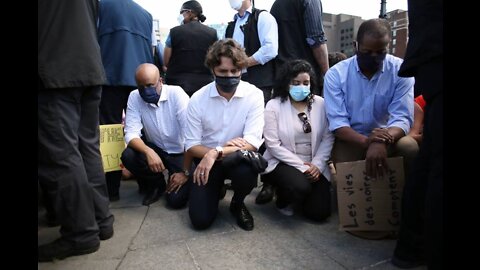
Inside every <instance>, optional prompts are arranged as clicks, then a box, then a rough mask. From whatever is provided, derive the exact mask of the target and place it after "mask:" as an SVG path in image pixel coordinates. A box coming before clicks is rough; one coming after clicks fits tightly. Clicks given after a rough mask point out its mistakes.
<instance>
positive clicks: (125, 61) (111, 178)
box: [98, 0, 156, 201]
mask: <svg viewBox="0 0 480 270" xmlns="http://www.w3.org/2000/svg"><path fill="white" fill-rule="evenodd" d="M99 8H100V9H99V18H98V44H99V45H100V50H101V55H102V62H103V66H104V68H105V73H106V76H107V82H106V84H105V85H104V86H103V89H102V99H101V102H100V108H99V110H100V125H107V124H120V123H122V111H123V110H125V111H126V107H127V100H128V95H129V94H130V92H132V91H133V90H134V89H135V88H137V85H136V82H135V69H136V68H137V67H138V66H139V65H140V64H142V63H153V47H152V46H154V45H156V40H155V39H152V35H153V33H152V31H153V30H152V29H153V26H152V24H153V22H152V15H151V14H150V13H148V11H146V10H145V9H144V8H142V7H141V6H140V5H138V4H137V3H135V2H134V1H133V0H102V1H100V2H99ZM121 176H122V172H121V171H113V172H107V173H106V174H105V177H106V179H107V187H108V196H109V198H110V201H118V200H119V199H120V193H119V189H120V178H121ZM138 184H139V191H140V192H141V193H143V192H145V190H146V188H145V184H144V183H142V182H141V181H139V182H138Z"/></svg>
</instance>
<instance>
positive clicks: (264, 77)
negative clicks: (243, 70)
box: [225, 8, 275, 87]
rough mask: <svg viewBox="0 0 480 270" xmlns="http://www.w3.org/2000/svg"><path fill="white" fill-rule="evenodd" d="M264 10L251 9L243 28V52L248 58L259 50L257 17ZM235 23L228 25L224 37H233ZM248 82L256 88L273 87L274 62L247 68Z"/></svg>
mask: <svg viewBox="0 0 480 270" xmlns="http://www.w3.org/2000/svg"><path fill="white" fill-rule="evenodd" d="M262 11H265V10H263V9H262V10H260V9H256V8H252V14H251V15H250V17H248V21H247V23H245V25H244V26H243V34H244V40H243V44H244V46H245V52H246V54H247V55H248V56H252V55H253V54H254V53H255V52H256V51H258V49H260V47H261V44H260V38H259V37H258V27H257V24H258V16H259V15H260V13H261V12H262ZM235 22H236V21H231V22H229V23H228V26H227V29H226V30H225V37H226V38H231V37H233V31H234V29H235ZM247 73H248V82H249V83H251V84H253V85H255V86H256V87H270V86H273V83H274V79H275V66H274V61H273V60H270V61H268V62H267V63H265V64H264V65H255V66H252V67H249V68H247Z"/></svg>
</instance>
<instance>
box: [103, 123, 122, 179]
mask: <svg viewBox="0 0 480 270" xmlns="http://www.w3.org/2000/svg"><path fill="white" fill-rule="evenodd" d="M123 150H125V140H124V138H123V127H122V124H113V125H100V153H101V155H102V163H103V171H104V172H111V171H118V170H121V169H122V168H121V167H120V164H121V163H122V161H121V160H120V157H121V156H122V152H123Z"/></svg>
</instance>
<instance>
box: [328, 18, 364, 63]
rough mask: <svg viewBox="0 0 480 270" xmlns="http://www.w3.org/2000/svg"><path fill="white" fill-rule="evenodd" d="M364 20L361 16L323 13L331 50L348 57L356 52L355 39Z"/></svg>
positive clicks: (329, 49)
mask: <svg viewBox="0 0 480 270" xmlns="http://www.w3.org/2000/svg"><path fill="white" fill-rule="evenodd" d="M363 21H364V20H362V18H361V17H358V16H354V15H347V14H338V15H335V14H330V13H323V27H324V30H325V35H326V36H327V48H328V51H329V52H342V53H344V54H346V55H347V56H348V57H350V56H352V55H353V54H355V51H354V49H353V41H355V40H356V38H357V31H358V27H360V24H362V22H363Z"/></svg>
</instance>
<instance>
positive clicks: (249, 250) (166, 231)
mask: <svg viewBox="0 0 480 270" xmlns="http://www.w3.org/2000/svg"><path fill="white" fill-rule="evenodd" d="M259 191H260V188H255V189H254V190H253V191H252V193H251V194H250V195H249V196H248V197H247V199H246V201H245V202H246V205H247V207H248V209H249V210H250V212H251V213H252V215H253V217H254V219H255V228H254V230H253V231H249V232H247V231H244V230H242V229H241V228H240V227H238V226H237V224H236V222H235V219H234V217H233V216H232V215H231V214H230V212H229V210H228V207H229V203H230V199H231V197H232V195H233V192H232V191H231V190H229V191H228V192H227V195H226V197H225V199H223V200H222V201H220V205H219V215H218V217H217V219H216V221H215V223H214V224H213V225H212V227H211V228H209V229H207V230H205V231H195V230H193V229H192V226H191V224H190V220H189V217H188V208H184V209H181V210H170V209H167V208H166V207H165V200H164V198H162V199H161V200H160V201H158V202H156V203H154V204H152V205H151V206H150V207H146V206H143V205H142V204H141V200H142V195H140V194H138V193H137V184H136V182H135V181H122V185H121V189H120V196H121V198H120V201H118V202H114V203H112V204H111V209H112V212H113V214H114V215H115V224H114V228H115V235H114V237H113V238H111V239H109V240H106V241H102V242H101V246H100V249H99V250H98V251H97V252H95V253H92V254H88V255H82V256H74V257H69V258H66V259H64V260H61V261H55V262H52V263H38V269H80V270H81V269H88V270H91V269H101V270H110V269H181V270H184V269H185V270H189V269H192V270H198V269H245V270H246V269H248V270H251V269H322V270H323V269H325V270H328V269H375V270H377V269H398V268H396V267H394V266H393V265H391V263H390V257H391V255H392V252H393V248H394V247H395V240H365V239H361V238H357V237H355V236H352V235H350V234H348V233H346V232H342V231H339V230H338V215H337V213H336V211H334V213H333V215H332V216H331V217H330V218H329V219H328V221H327V222H323V223H315V222H310V221H308V220H306V219H305V218H303V217H302V216H301V215H299V214H297V213H295V215H294V216H292V217H287V216H284V215H282V214H280V213H279V212H278V211H277V210H276V209H275V206H274V203H273V202H271V203H268V204H266V205H256V204H255V197H256V196H257V194H258V192H259ZM334 206H335V207H334V208H336V204H335V205H334ZM43 214H44V213H43V211H39V226H38V244H39V245H40V244H44V243H48V242H50V241H53V240H54V239H56V238H58V237H59V236H60V234H59V232H58V230H59V227H55V228H48V227H46V225H45V224H44V215H43ZM415 269H426V267H419V268H415Z"/></svg>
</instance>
